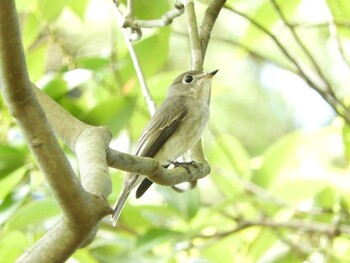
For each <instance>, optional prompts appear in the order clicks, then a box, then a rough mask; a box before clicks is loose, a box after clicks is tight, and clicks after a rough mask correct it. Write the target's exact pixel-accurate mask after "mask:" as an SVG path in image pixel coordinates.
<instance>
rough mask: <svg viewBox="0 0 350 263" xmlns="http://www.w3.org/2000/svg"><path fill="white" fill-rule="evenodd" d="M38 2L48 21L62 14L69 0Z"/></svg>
mask: <svg viewBox="0 0 350 263" xmlns="http://www.w3.org/2000/svg"><path fill="white" fill-rule="evenodd" d="M38 4H39V5H38V7H39V10H40V12H41V15H42V17H43V18H44V19H45V20H46V21H47V22H53V21H55V20H56V19H57V18H58V17H59V16H60V14H61V13H62V11H63V8H64V7H65V6H66V4H67V2H66V1H65V0H61V1H51V0H39V2H38Z"/></svg>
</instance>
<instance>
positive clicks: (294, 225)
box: [198, 219, 350, 239]
mask: <svg viewBox="0 0 350 263" xmlns="http://www.w3.org/2000/svg"><path fill="white" fill-rule="evenodd" d="M253 226H263V227H270V228H288V229H293V230H299V231H303V232H306V233H317V234H323V235H326V236H329V237H335V236H339V235H340V234H344V235H350V226H349V225H343V224H340V225H337V224H327V223H322V222H315V221H314V222H307V221H302V220H297V219H292V220H289V221H284V222H283V221H282V222H278V221H274V220H271V219H262V220H245V219H239V220H238V225H237V226H236V227H235V228H234V229H232V230H229V231H225V232H219V233H215V234H213V235H201V236H198V237H201V238H217V239H221V238H223V237H226V236H229V235H232V234H235V233H237V232H239V231H241V230H244V229H246V228H249V227H253Z"/></svg>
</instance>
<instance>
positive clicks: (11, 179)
mask: <svg viewBox="0 0 350 263" xmlns="http://www.w3.org/2000/svg"><path fill="white" fill-rule="evenodd" d="M26 171H27V167H25V166H22V167H20V168H18V169H17V170H15V171H13V172H12V173H11V174H9V175H7V176H6V177H4V178H1V179H0V185H1V189H0V201H3V199H4V198H5V197H6V196H7V195H8V194H9V193H10V192H11V191H12V190H13V188H14V187H15V186H16V185H17V184H18V183H19V182H20V181H21V180H22V178H23V176H24V175H25V173H26Z"/></svg>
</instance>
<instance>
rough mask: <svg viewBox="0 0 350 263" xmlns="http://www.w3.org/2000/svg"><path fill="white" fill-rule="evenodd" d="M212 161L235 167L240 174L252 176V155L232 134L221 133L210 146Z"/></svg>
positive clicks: (209, 157)
mask: <svg viewBox="0 0 350 263" xmlns="http://www.w3.org/2000/svg"><path fill="white" fill-rule="evenodd" d="M208 159H209V160H210V163H212V164H214V165H218V166H220V167H225V168H228V169H233V170H234V171H235V172H236V174H238V176H242V177H245V178H249V177H250V176H251V169H250V156H249V154H248V152H247V151H246V149H245V148H244V146H243V145H242V144H241V142H240V141H239V140H238V139H237V138H236V137H234V136H232V135H220V136H218V137H216V138H215V142H214V143H213V145H211V146H210V148H209V155H208Z"/></svg>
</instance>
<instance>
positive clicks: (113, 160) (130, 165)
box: [107, 148, 210, 186]
mask: <svg viewBox="0 0 350 263" xmlns="http://www.w3.org/2000/svg"><path fill="white" fill-rule="evenodd" d="M107 162H108V165H109V166H111V167H113V168H116V169H120V170H124V171H127V172H131V173H136V174H142V175H144V176H147V177H148V178H149V179H150V180H151V181H153V182H155V183H157V184H160V185H165V186H173V185H176V184H180V183H184V182H193V181H195V180H197V179H200V178H203V177H205V176H207V175H208V174H209V173H210V166H209V165H208V163H207V162H206V161H205V159H204V162H197V163H196V167H195V166H191V165H189V167H188V169H185V168H183V167H176V168H174V169H166V168H164V167H163V166H162V165H161V164H160V163H159V162H157V161H156V160H154V159H152V158H148V157H141V156H135V155H131V154H127V153H121V152H118V151H116V150H113V149H111V148H110V149H108V152H107Z"/></svg>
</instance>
